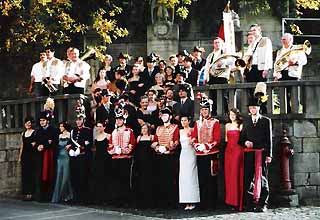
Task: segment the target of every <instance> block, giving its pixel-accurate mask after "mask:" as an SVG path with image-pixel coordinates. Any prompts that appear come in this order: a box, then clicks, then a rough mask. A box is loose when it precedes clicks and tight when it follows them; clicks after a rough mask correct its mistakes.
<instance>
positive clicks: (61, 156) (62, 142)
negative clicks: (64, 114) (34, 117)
mask: <svg viewBox="0 0 320 220" xmlns="http://www.w3.org/2000/svg"><path fill="white" fill-rule="evenodd" d="M68 127H69V125H68V124H67V123H66V122H61V123H60V124H59V129H60V131H61V134H60V135H59V145H58V150H57V172H56V181H55V186H54V191H53V195H52V199H51V202H54V203H59V202H67V201H70V200H72V199H73V193H72V188H71V179H70V166H69V154H68V149H69V148H70V147H71V145H70V141H71V139H70V132H69V131H68V130H67V129H68Z"/></svg>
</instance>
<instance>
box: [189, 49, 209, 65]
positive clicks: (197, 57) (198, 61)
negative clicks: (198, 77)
mask: <svg viewBox="0 0 320 220" xmlns="http://www.w3.org/2000/svg"><path fill="white" fill-rule="evenodd" d="M204 52H205V50H204V48H203V47H198V46H195V47H194V48H193V53H192V56H193V57H194V60H193V62H192V68H194V69H196V70H198V71H200V70H201V69H202V67H204V66H205V65H206V59H204V58H203V57H202V55H203V53H204Z"/></svg>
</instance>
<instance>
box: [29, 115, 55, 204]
mask: <svg viewBox="0 0 320 220" xmlns="http://www.w3.org/2000/svg"><path fill="white" fill-rule="evenodd" d="M49 122H50V114H49V113H48V112H46V111H43V112H41V113H40V117H39V124H40V128H39V129H37V131H36V136H35V146H34V148H35V149H36V150H37V153H36V154H35V155H34V160H35V164H36V166H35V168H34V173H35V178H36V179H35V195H34V198H35V199H36V200H37V201H39V202H47V201H49V200H50V199H51V196H52V191H53V186H54V175H55V174H54V170H55V168H54V153H55V151H56V149H57V146H58V142H59V140H58V139H59V135H58V130H57V129H56V128H54V127H52V126H51V125H50V123H49Z"/></svg>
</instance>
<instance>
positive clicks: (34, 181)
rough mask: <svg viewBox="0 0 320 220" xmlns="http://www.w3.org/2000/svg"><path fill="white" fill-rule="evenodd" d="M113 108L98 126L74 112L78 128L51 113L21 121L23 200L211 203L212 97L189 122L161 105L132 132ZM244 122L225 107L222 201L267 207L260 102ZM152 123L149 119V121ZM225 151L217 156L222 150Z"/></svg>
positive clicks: (215, 137)
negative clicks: (89, 124)
mask: <svg viewBox="0 0 320 220" xmlns="http://www.w3.org/2000/svg"><path fill="white" fill-rule="evenodd" d="M125 108H126V106H123V107H119V106H118V107H117V108H116V110H115V111H114V113H115V115H114V116H113V117H114V120H115V124H114V127H113V128H112V129H111V130H112V131H111V132H110V133H107V131H108V129H107V125H110V123H109V124H108V123H106V121H97V122H96V124H95V132H93V131H92V129H91V128H88V127H85V126H84V124H85V118H86V117H85V115H83V114H79V115H78V116H77V119H76V127H75V128H73V129H70V126H69V125H68V123H66V122H61V123H59V130H60V132H58V130H57V129H56V128H54V126H53V125H52V124H51V123H50V122H51V120H52V115H51V114H50V111H43V112H41V114H40V117H39V124H40V127H39V128H38V129H36V130H34V129H33V126H32V125H33V119H31V118H27V119H26V120H25V128H26V130H25V131H24V132H23V134H22V146H21V150H20V154H19V160H20V161H21V163H22V186H23V189H22V191H23V194H24V195H25V198H24V199H26V200H31V199H35V200H37V201H45V202H46V201H51V202H67V201H75V202H88V201H90V202H94V203H108V204H113V205H120V206H123V205H132V204H135V205H136V206H137V207H140V208H154V207H159V208H175V207H176V206H177V204H178V202H179V203H181V204H183V205H184V209H185V210H193V209H194V208H195V207H196V206H198V207H199V208H201V209H214V208H215V207H216V205H217V194H218V186H217V175H218V173H219V170H220V168H219V157H218V155H219V154H221V153H220V151H221V147H222V145H221V128H220V126H221V125H220V122H219V120H217V119H215V118H213V117H212V116H211V112H210V109H211V102H210V100H209V99H208V98H207V97H205V96H204V97H202V99H201V102H200V119H199V120H197V121H195V123H194V125H193V126H192V127H191V126H190V124H191V123H190V122H191V117H190V116H189V115H181V116H180V123H179V124H180V125H178V124H175V123H174V122H173V121H174V119H173V115H172V110H171V108H170V107H164V108H163V109H161V110H160V114H159V116H158V117H159V118H160V119H161V123H160V124H159V125H158V126H156V127H155V129H152V125H151V124H149V123H147V122H145V123H143V124H142V125H141V129H140V133H139V134H138V135H135V134H134V131H133V129H131V128H130V126H129V125H130V124H128V121H127V119H128V117H126V116H125V114H126V111H125V110H124V109H125ZM249 112H250V117H248V119H247V120H245V121H243V120H242V117H241V116H240V113H239V111H238V110H237V109H231V110H230V111H229V114H228V115H229V117H228V121H227V123H226V125H225V142H226V143H227V145H226V148H225V154H224V175H225V192H226V195H225V202H226V204H228V205H230V206H231V207H232V208H234V209H236V210H240V211H242V210H244V208H246V209H248V210H249V209H252V208H254V210H255V211H264V210H265V209H266V205H267V204H268V203H267V202H268V195H269V188H268V180H267V176H266V172H267V171H266V170H267V165H268V163H270V162H271V158H272V140H271V138H272V129H271V120H270V119H269V118H267V117H265V116H262V115H260V114H259V101H258V100H257V99H254V100H252V101H251V102H250V103H249ZM153 125H154V124H153ZM221 156H222V155H221Z"/></svg>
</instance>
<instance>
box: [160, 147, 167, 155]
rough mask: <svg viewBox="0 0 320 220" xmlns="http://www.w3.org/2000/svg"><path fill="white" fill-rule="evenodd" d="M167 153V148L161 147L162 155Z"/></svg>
mask: <svg viewBox="0 0 320 220" xmlns="http://www.w3.org/2000/svg"><path fill="white" fill-rule="evenodd" d="M166 151H167V148H166V147H165V146H159V152H160V153H162V154H163V153H165V152H166Z"/></svg>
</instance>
